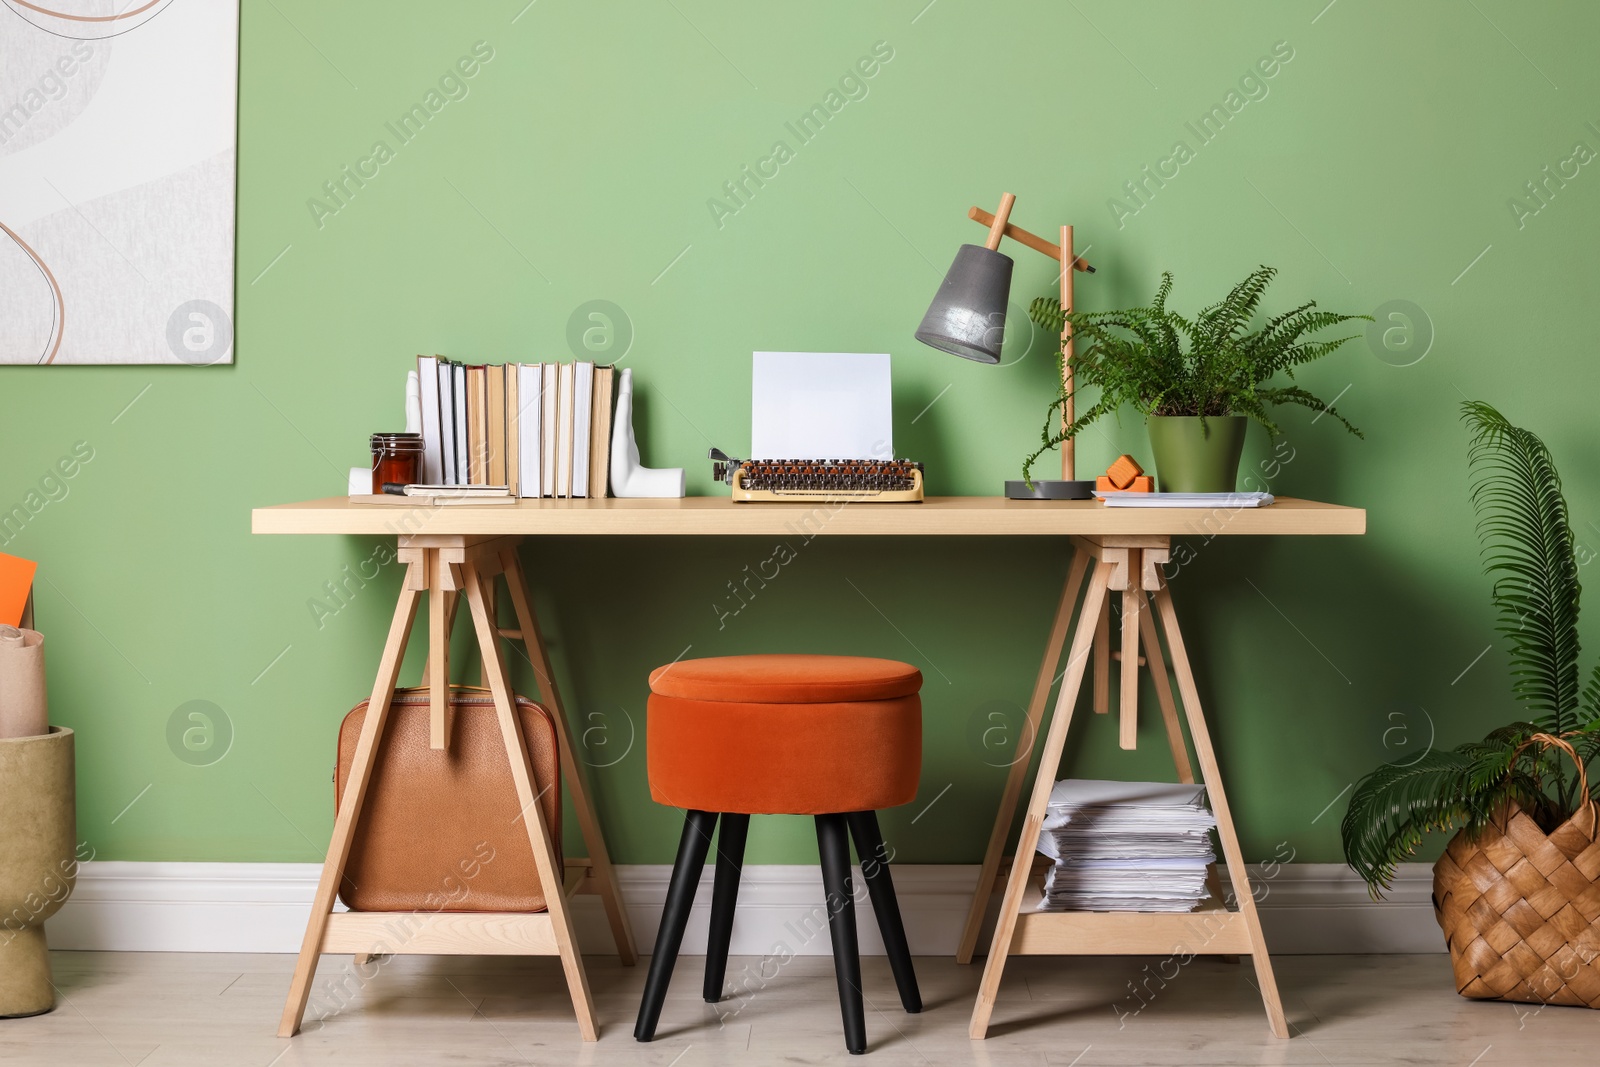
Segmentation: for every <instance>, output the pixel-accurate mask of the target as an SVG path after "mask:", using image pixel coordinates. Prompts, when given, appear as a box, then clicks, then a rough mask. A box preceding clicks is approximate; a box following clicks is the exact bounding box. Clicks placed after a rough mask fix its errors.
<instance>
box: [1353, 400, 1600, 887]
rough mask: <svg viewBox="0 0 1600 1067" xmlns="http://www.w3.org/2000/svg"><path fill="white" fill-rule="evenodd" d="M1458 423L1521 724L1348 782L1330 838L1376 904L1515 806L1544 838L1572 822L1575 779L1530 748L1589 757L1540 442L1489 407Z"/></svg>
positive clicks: (1572, 575)
mask: <svg viewBox="0 0 1600 1067" xmlns="http://www.w3.org/2000/svg"><path fill="white" fill-rule="evenodd" d="M1462 418H1463V419H1464V420H1465V421H1466V423H1467V425H1468V427H1469V429H1470V431H1471V446H1470V449H1469V451H1468V460H1469V464H1470V467H1471V471H1472V488H1471V493H1472V503H1473V507H1474V508H1475V510H1476V511H1477V513H1478V523H1477V530H1478V537H1479V540H1480V541H1481V543H1482V545H1483V560H1484V569H1485V571H1486V572H1487V573H1488V575H1489V576H1490V577H1491V578H1493V579H1494V584H1493V586H1492V590H1491V596H1492V597H1493V600H1494V606H1495V609H1496V614H1497V619H1496V629H1497V630H1498V631H1499V632H1500V634H1501V635H1502V636H1503V637H1505V639H1506V641H1507V643H1508V644H1509V645H1510V650H1511V695H1512V697H1513V698H1514V699H1515V700H1517V701H1518V702H1519V703H1520V704H1521V706H1522V709H1523V711H1524V712H1525V718H1523V719H1521V720H1519V721H1516V722H1512V723H1509V724H1507V725H1505V726H1501V727H1499V728H1497V729H1494V730H1491V731H1490V732H1489V733H1488V734H1487V735H1486V736H1485V737H1484V738H1483V740H1482V741H1471V742H1468V743H1467V744H1464V745H1460V746H1458V747H1457V748H1455V749H1452V750H1450V751H1439V750H1430V751H1428V752H1426V753H1424V754H1423V755H1421V756H1420V757H1416V758H1413V759H1408V760H1403V761H1399V762H1395V763H1388V764H1385V765H1384V766H1382V767H1379V768H1378V769H1377V770H1375V771H1373V772H1372V773H1371V774H1368V775H1367V776H1366V777H1365V778H1363V779H1361V781H1360V782H1358V783H1357V785H1356V788H1355V791H1354V792H1353V793H1351V795H1350V807H1349V810H1348V811H1346V812H1345V816H1344V822H1343V824H1342V825H1341V827H1340V831H1341V834H1342V836H1343V838H1344V853H1345V859H1346V860H1347V861H1348V862H1349V864H1350V866H1351V868H1352V869H1354V870H1355V872H1356V873H1357V874H1359V875H1361V877H1362V878H1363V879H1365V880H1366V882H1367V886H1368V888H1369V889H1370V890H1371V892H1372V894H1373V896H1374V897H1376V896H1378V895H1379V894H1380V891H1381V890H1383V889H1387V888H1389V885H1390V882H1391V880H1392V879H1393V877H1394V873H1395V866H1396V864H1398V863H1399V862H1400V861H1401V860H1403V859H1405V858H1406V857H1407V856H1410V855H1411V854H1412V853H1413V852H1415V851H1416V849H1417V847H1418V846H1419V845H1421V844H1422V840H1423V837H1424V836H1425V835H1426V834H1427V833H1428V832H1430V831H1434V830H1463V831H1465V832H1466V833H1467V834H1469V835H1473V836H1476V835H1478V834H1481V833H1482V832H1483V831H1484V829H1485V828H1486V827H1487V826H1488V825H1489V823H1490V821H1491V820H1493V819H1495V818H1496V817H1498V816H1499V815H1501V814H1502V813H1503V812H1504V811H1506V810H1507V808H1508V805H1513V804H1514V805H1516V806H1518V807H1520V808H1521V809H1522V810H1524V811H1526V812H1527V813H1528V814H1529V815H1530V816H1532V817H1533V819H1534V820H1535V821H1536V822H1537V823H1538V824H1539V826H1540V827H1541V828H1542V829H1543V830H1544V831H1545V832H1546V833H1549V832H1550V831H1551V830H1553V829H1554V828H1555V827H1556V826H1558V825H1559V824H1560V823H1562V822H1563V821H1565V820H1566V819H1567V818H1568V817H1570V816H1571V815H1572V814H1573V812H1574V811H1575V810H1576V808H1577V807H1578V805H1579V803H1580V802H1581V801H1582V799H1583V798H1582V797H1581V796H1580V795H1579V794H1578V784H1577V778H1576V776H1571V777H1569V776H1568V774H1567V771H1566V768H1565V767H1564V766H1563V764H1562V762H1561V760H1562V756H1561V753H1560V752H1559V751H1558V750H1557V749H1556V748H1555V747H1553V746H1547V745H1546V744H1541V743H1530V739H1532V738H1534V735H1536V734H1544V735H1553V736H1554V737H1558V738H1562V739H1564V740H1567V741H1569V742H1571V744H1572V746H1573V748H1574V749H1575V750H1576V752H1577V758H1578V759H1579V760H1581V761H1583V762H1584V763H1585V764H1587V763H1588V762H1590V761H1592V760H1593V759H1594V758H1595V756H1596V755H1597V754H1600V665H1597V666H1596V667H1595V669H1594V670H1593V671H1592V672H1591V673H1590V675H1589V682H1588V685H1587V686H1585V687H1583V688H1582V689H1581V691H1580V687H1579V673H1578V594H1579V585H1578V564H1577V558H1576V556H1575V555H1574V552H1573V537H1572V528H1571V525H1570V523H1569V521H1568V518H1567V502H1566V500H1565V499H1564V498H1563V497H1562V495H1561V477H1560V475H1559V474H1558V473H1557V472H1556V467H1555V463H1554V461H1553V460H1552V459H1551V457H1550V451H1549V449H1547V448H1546V447H1545V444H1544V442H1543V441H1541V440H1540V439H1539V438H1538V437H1537V436H1535V435H1534V434H1533V433H1532V432H1530V431H1528V430H1525V429H1522V428H1521V427H1518V426H1513V425H1511V423H1510V422H1508V421H1506V419H1505V417H1504V416H1503V415H1501V414H1500V413H1499V412H1498V411H1496V410H1495V409H1494V408H1493V407H1490V406H1489V405H1488V404H1485V403H1482V402H1479V401H1468V402H1467V403H1464V404H1463V405H1462ZM1593 792H1594V793H1595V794H1596V795H1597V796H1600V784H1597V785H1596V786H1595V788H1594V790H1593Z"/></svg>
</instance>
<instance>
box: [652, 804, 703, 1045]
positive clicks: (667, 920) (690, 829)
mask: <svg viewBox="0 0 1600 1067" xmlns="http://www.w3.org/2000/svg"><path fill="white" fill-rule="evenodd" d="M716 827H717V813H716V812H713V811H692V810H691V811H688V812H685V813H684V818H683V837H682V838H680V839H679V841H678V858H677V860H676V861H674V862H673V864H672V881H671V882H670V883H669V884H668V886H667V905H666V907H665V908H664V909H663V910H662V912H661V930H660V931H659V932H658V933H657V934H656V947H655V949H654V950H653V951H652V952H651V953H650V974H649V976H648V977H647V978H646V979H645V982H644V999H643V1000H641V1001H640V1002H639V1021H638V1022H636V1023H634V1024H633V1036H634V1037H636V1038H638V1039H639V1040H640V1041H651V1040H653V1039H654V1038H655V1036H656V1023H658V1022H660V1021H661V1005H662V1003H663V1002H664V1001H665V1000H666V999H667V985H668V983H670V982H671V981H672V966H673V964H675V963H677V962H678V949H679V948H680V947H682V945H683V928H684V927H685V926H687V925H688V924H689V909H690V908H691V907H693V906H694V891H695V887H696V886H697V885H699V884H700V872H701V869H702V868H704V867H705V864H706V850H707V849H708V848H709V847H710V845H711V832H712V831H713V830H715V829H716Z"/></svg>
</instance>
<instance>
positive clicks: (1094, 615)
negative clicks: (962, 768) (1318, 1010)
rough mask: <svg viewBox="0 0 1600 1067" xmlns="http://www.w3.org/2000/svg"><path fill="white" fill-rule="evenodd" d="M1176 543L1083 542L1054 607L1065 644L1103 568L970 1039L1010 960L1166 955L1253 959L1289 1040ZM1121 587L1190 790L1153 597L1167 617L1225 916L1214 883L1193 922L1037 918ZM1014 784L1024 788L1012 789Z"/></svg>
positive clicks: (1128, 624)
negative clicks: (1059, 800)
mask: <svg viewBox="0 0 1600 1067" xmlns="http://www.w3.org/2000/svg"><path fill="white" fill-rule="evenodd" d="M1168 544H1169V542H1168V540H1167V539H1166V538H1135V537H1128V538H1122V539H1118V538H1112V537H1107V538H1099V539H1095V540H1093V541H1090V540H1086V539H1079V540H1078V541H1077V547H1078V548H1079V556H1078V559H1076V560H1075V561H1074V566H1073V573H1072V574H1071V575H1069V577H1068V582H1067V590H1065V591H1064V594H1063V603H1062V607H1061V609H1059V610H1058V614H1057V626H1056V629H1055V634H1053V637H1055V636H1059V635H1060V634H1061V631H1062V629H1063V618H1062V612H1065V613H1066V616H1067V619H1068V620H1070V616H1071V607H1072V601H1073V600H1074V599H1075V598H1076V594H1077V586H1076V584H1075V581H1081V577H1082V567H1080V561H1086V560H1087V559H1088V558H1089V557H1093V558H1094V560H1095V561H1096V562H1095V564H1094V568H1093V571H1092V573H1091V575H1090V579H1089V591H1088V593H1087V595H1086V596H1085V597H1084V602H1083V606H1082V608H1081V610H1080V611H1079V613H1078V616H1077V625H1076V627H1075V628H1074V629H1073V638H1072V646H1071V649H1070V651H1069V654H1068V661H1067V670H1066V674H1065V678H1064V679H1063V681H1062V684H1061V689H1060V692H1059V693H1058V694H1057V699H1056V705H1055V712H1054V714H1053V715H1052V717H1051V721H1050V730H1049V733H1048V734H1047V736H1046V738H1045V742H1044V746H1043V750H1042V751H1041V753H1040V757H1039V766H1038V770H1037V772H1036V775H1035V778H1034V784H1033V791H1032V793H1031V795H1030V798H1029V802H1028V806H1027V808H1026V810H1025V813H1024V817H1023V822H1022V834H1021V839H1020V840H1019V841H1018V842H1017V846H1016V852H1015V853H1014V857H1015V858H1014V859H1013V862H1012V864H1011V869H1010V874H1009V877H1008V878H1007V881H1006V891H1005V896H1004V898H1003V900H1002V902H1001V906H1000V917H999V920H998V921H997V923H996V925H995V931H994V937H993V940H992V943H991V945H990V948H989V954H988V958H987V959H986V961H985V965H984V972H983V979H982V982H981V984H980V986H979V990H978V996H977V1001H976V1003H975V1004H974V1006H973V1012H972V1021H971V1025H970V1027H969V1035H970V1036H971V1037H972V1038H974V1039H981V1038H983V1037H984V1036H985V1035H986V1034H987V1033H988V1028H989V1019H990V1016H991V1015H992V1013H993V1011H994V1004H995V999H996V997H997V995H998V992H999V988H1000V979H1001V977H1002V975H1003V974H1004V971H1005V964H1006V959H1007V957H1008V956H1009V955H1010V954H1012V953H1017V954H1023V955H1079V954H1120V955H1161V954H1169V953H1173V952H1178V951H1183V952H1188V953H1190V954H1196V955H1198V954H1227V953H1247V954H1249V955H1250V956H1251V957H1252V959H1253V960H1254V962H1255V966H1256V977H1257V980H1258V982H1259V984H1260V988H1261V997H1262V1002H1263V1005H1264V1007H1265V1008H1266V1012H1267V1019H1268V1023H1269V1025H1270V1027H1271V1029H1272V1032H1273V1034H1274V1035H1276V1036H1278V1037H1288V1036H1289V1028H1288V1022H1287V1020H1286V1019H1285V1018H1284V1014H1283V1005H1282V1003H1281V1001H1280V999H1279V996H1278V989H1277V983H1276V980H1275V979H1274V977H1273V973H1272V961H1271V958H1270V957H1269V956H1268V954H1267V947H1266V941H1265V939H1264V938H1263V936H1262V932H1261V922H1260V917H1259V915H1258V914H1257V912H1256V907H1255V899H1254V897H1253V896H1252V894H1251V889H1250V883H1249V875H1248V871H1247V868H1246V867H1245V863H1244V856H1243V853H1242V852H1241V850H1240V848H1239V839H1238V835H1237V834H1236V832H1235V830H1234V825H1233V817H1232V814H1231V813H1230V811H1229V808H1228V801H1227V796H1226V794H1225V792H1224V790H1223V785H1222V777H1221V773H1220V771H1219V768H1218V766H1217V761H1216V754H1215V751H1214V750H1213V748H1212V745H1211V738H1210V734H1209V732H1208V730H1207V728H1206V722H1205V715H1204V713H1203V712H1202V710H1201V707H1200V695H1199V690H1198V689H1197V688H1196V686H1195V683H1194V674H1193V671H1192V669H1191V667H1190V664H1189V658H1188V654H1187V652H1186V650H1185V648H1184V644H1183V635H1182V633H1181V632H1180V631H1179V628H1178V619H1177V614H1176V613H1175V611H1174V610H1173V607H1172V595H1171V593H1170V591H1169V590H1168V589H1167V587H1166V584H1165V582H1164V581H1163V578H1162V575H1161V568H1160V566H1159V564H1160V563H1161V562H1163V561H1164V560H1165V559H1166V558H1167V555H1166V554H1167V551H1168ZM1085 565H1086V563H1085ZM1115 590H1121V591H1124V593H1125V594H1126V593H1128V592H1129V591H1131V592H1132V594H1133V595H1132V596H1126V595H1125V599H1124V607H1123V612H1124V614H1123V634H1124V640H1125V642H1126V641H1127V640H1128V639H1129V637H1130V635H1135V636H1133V640H1135V641H1137V636H1136V635H1138V634H1140V633H1142V634H1143V637H1144V642H1143V643H1144V645H1145V652H1146V658H1147V661H1148V664H1149V666H1150V667H1151V669H1152V673H1153V674H1155V676H1156V693H1157V697H1158V700H1159V702H1160V704H1161V710H1162V715H1163V719H1164V721H1165V724H1166V728H1167V734H1168V740H1169V742H1170V743H1171V744H1172V746H1173V758H1174V763H1175V765H1176V767H1177V771H1178V777H1179V779H1180V780H1183V781H1193V772H1192V770H1191V769H1190V766H1189V761H1188V753H1187V746H1186V745H1185V744H1184V739H1183V731H1182V728H1181V726H1180V725H1179V724H1178V722H1177V716H1176V708H1175V707H1174V706H1173V703H1172V693H1171V690H1170V686H1169V685H1168V683H1167V680H1166V669H1165V663H1164V662H1163V660H1162V657H1161V646H1160V642H1159V641H1157V640H1156V639H1155V638H1156V634H1155V625H1154V622H1155V620H1154V619H1151V618H1150V615H1151V609H1152V605H1151V604H1150V603H1147V602H1146V601H1147V598H1148V599H1151V600H1153V601H1154V604H1153V608H1154V611H1155V613H1157V614H1159V616H1160V621H1161V625H1162V628H1163V630H1164V632H1165V635H1166V639H1167V647H1168V651H1169V653H1170V657H1171V662H1172V667H1173V672H1174V674H1175V675H1176V676H1177V681H1178V691H1179V693H1180V694H1181V696H1182V698H1183V706H1184V713H1185V716H1186V717H1187V719H1188V724H1189V734H1190V737H1191V738H1192V740H1193V744H1194V750H1195V755H1196V757H1197V759H1198V762H1199V764H1200V773H1201V781H1202V782H1203V784H1204V785H1205V787H1206V794H1207V798H1208V800H1209V802H1210V805H1211V810H1212V812H1213V813H1214V814H1215V816H1216V819H1217V836H1218V838H1219V839H1220V840H1221V843H1222V852H1223V857H1224V859H1225V860H1226V861H1227V865H1228V877H1229V879H1230V881H1231V882H1232V884H1233V890H1234V896H1235V899H1236V900H1237V903H1238V910H1237V911H1232V912H1230V911H1226V910H1224V909H1223V907H1222V902H1221V899H1220V895H1218V894H1216V893H1215V888H1216V887H1215V886H1213V894H1214V896H1215V897H1216V899H1214V900H1213V901H1211V902H1208V906H1207V907H1206V908H1203V909H1202V910H1199V911H1195V912H1188V913H1179V914H1171V913H1168V914H1159V913H1138V912H1060V911H1051V912H1042V911H1038V910H1037V905H1038V903H1039V899H1040V890H1039V888H1038V887H1037V886H1036V885H1030V880H1031V873H1032V866H1033V865H1032V862H1031V861H1032V858H1033V855H1034V852H1035V850H1036V848H1037V846H1038V842H1039V834H1040V831H1041V828H1042V825H1043V821H1044V816H1045V813H1046V809H1047V806H1048V803H1049V799H1050V791H1051V789H1052V788H1053V786H1054V784H1055V776H1056V773H1057V771H1058V768H1059V766H1060V763H1061V757H1062V754H1063V752H1064V751H1065V748H1066V741H1067V734H1068V730H1069V728H1070V726H1071V721H1072V713H1073V708H1074V706H1075V705H1076V703H1077V699H1078V694H1079V691H1080V690H1081V688H1082V685H1083V680H1084V675H1085V673H1086V672H1087V667H1088V663H1089V660H1090V657H1091V655H1092V654H1093V653H1094V651H1095V650H1094V646H1095V644H1096V639H1095V634H1096V631H1098V630H1100V629H1101V627H1102V625H1103V624H1102V622H1101V619H1102V618H1103V617H1104V608H1105V604H1106V599H1107V595H1108V593H1110V592H1112V591H1115ZM1130 609H1131V613H1132V614H1131V616H1130ZM1058 648H1059V645H1058V643H1056V642H1054V641H1053V642H1052V645H1051V648H1050V649H1048V650H1047V651H1046V656H1045V667H1044V669H1042V670H1041V672H1040V681H1041V682H1042V683H1045V690H1046V692H1048V681H1049V678H1050V676H1051V675H1052V674H1053V672H1054V669H1055V657H1056V655H1057V654H1058V652H1057V649H1058ZM1125 649H1126V651H1125V653H1124V659H1123V683H1124V687H1125V689H1126V688H1131V686H1130V685H1129V681H1130V678H1132V679H1133V680H1134V681H1136V679H1137V673H1136V672H1137V646H1136V645H1134V646H1132V647H1128V646H1127V645H1126V644H1125ZM1096 658H1098V657H1096ZM1131 696H1132V694H1130V693H1125V694H1124V697H1123V700H1124V719H1123V731H1122V738H1123V739H1124V740H1126V738H1127V724H1128V721H1129V717H1128V714H1127V712H1128V710H1129V705H1128V701H1129V699H1130V697H1131ZM1042 700H1043V698H1042V697H1040V696H1039V691H1038V687H1037V686H1036V687H1035V704H1036V705H1039V706H1042ZM1031 710H1032V709H1031V708H1030V711H1031ZM1027 763H1028V760H1027V757H1026V755H1025V754H1019V756H1018V758H1017V760H1016V762H1014V763H1013V765H1012V775H1011V776H1010V778H1008V781H1007V789H1006V793H1005V794H1004V797H1003V802H1002V810H1001V812H1000V814H999V817H998V818H997V820H996V825H995V834H996V836H997V837H999V836H1004V835H1006V834H1007V832H1008V831H1009V828H1010V822H1011V816H1012V814H1013V811H1014V805H1015V802H1016V798H1017V792H1018V791H1019V789H1020V778H1021V776H1022V773H1023V771H1022V770H1019V768H1024V769H1025V768H1026V766H1027ZM1013 780H1015V781H1016V784H1015V785H1014V784H1013ZM1003 847H1004V845H1003V842H1001V843H999V844H998V846H997V843H996V841H995V840H993V839H991V841H990V850H989V851H990V855H992V856H993V857H994V867H995V868H996V869H998V865H999V856H1000V851H1001V849H1003ZM988 860H989V857H988V856H986V858H985V873H988V871H989V862H988ZM991 877H992V876H991ZM991 884H992V883H986V881H985V880H984V879H983V878H982V877H980V882H979V886H978V895H977V897H976V899H974V901H973V905H972V911H971V912H970V913H969V916H968V930H967V932H966V933H964V935H963V945H962V947H963V948H966V949H967V958H968V959H970V954H971V949H970V948H968V947H967V940H966V939H967V937H968V936H972V937H974V938H975V936H976V929H975V928H976V926H977V924H979V923H981V921H982V917H983V910H984V908H985V906H986V905H987V903H988V898H989V893H990V887H991ZM963 962H965V961H963Z"/></svg>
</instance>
